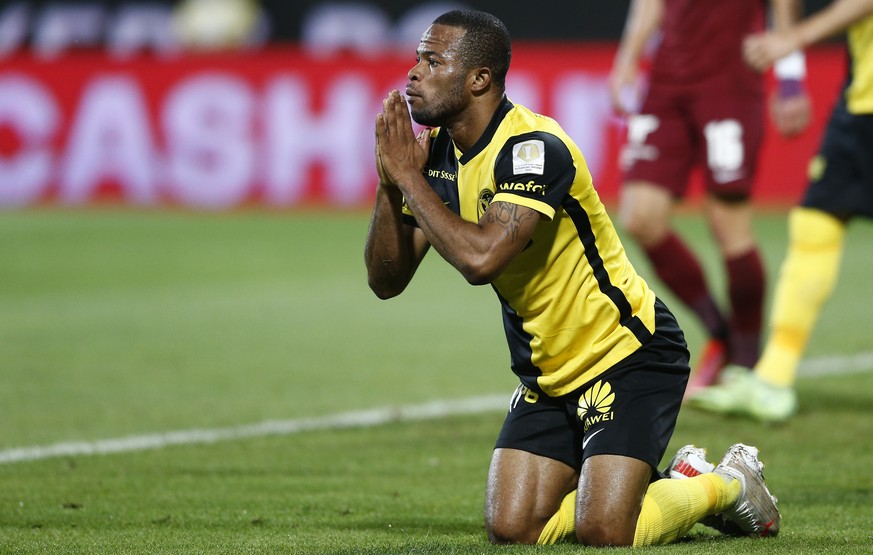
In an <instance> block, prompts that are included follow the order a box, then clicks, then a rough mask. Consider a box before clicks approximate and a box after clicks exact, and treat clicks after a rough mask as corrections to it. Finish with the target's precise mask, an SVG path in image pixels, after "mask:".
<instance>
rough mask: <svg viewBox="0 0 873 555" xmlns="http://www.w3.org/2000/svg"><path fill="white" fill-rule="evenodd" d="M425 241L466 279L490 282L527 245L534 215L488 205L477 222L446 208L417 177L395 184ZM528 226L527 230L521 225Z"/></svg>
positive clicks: (508, 206)
mask: <svg viewBox="0 0 873 555" xmlns="http://www.w3.org/2000/svg"><path fill="white" fill-rule="evenodd" d="M398 186H399V187H400V188H401V189H402V190H403V193H404V196H405V198H406V202H407V204H408V205H409V207H410V209H411V210H412V211H413V213H414V214H415V217H416V221H417V222H418V225H419V227H420V228H421V230H422V231H423V232H424V235H425V236H426V237H427V239H428V241H429V243H430V244H431V245H432V246H433V247H434V248H435V249H436V250H437V252H439V253H440V255H441V256H442V257H443V258H444V259H445V260H446V261H447V262H448V263H449V264H451V265H452V266H453V267H455V268H456V269H457V270H458V271H459V272H460V273H461V275H463V276H464V279H466V280H467V281H468V282H469V283H471V284H474V285H483V284H486V283H490V282H491V281H492V280H494V278H496V277H497V276H498V275H499V274H500V272H502V271H503V269H504V268H505V267H506V265H507V264H508V263H509V261H510V260H511V259H512V258H513V257H514V256H515V254H517V253H518V252H519V251H521V250H522V248H523V247H524V246H525V244H527V241H528V240H529V236H530V233H532V227H530V224H529V223H528V222H529V221H531V222H533V225H536V222H537V221H539V213H538V212H535V211H533V210H530V209H527V208H523V207H520V206H518V205H515V204H509V203H504V202H498V203H493V204H492V206H491V208H489V210H488V211H487V213H486V214H485V216H484V217H483V218H482V220H480V221H479V222H477V223H474V222H468V221H466V220H463V219H461V218H460V217H459V216H458V215H456V214H454V213H453V212H451V211H450V210H449V209H448V208H446V206H445V204H443V202H442V199H440V198H439V197H438V196H437V195H436V193H434V192H433V190H432V189H431V188H430V187H429V186H428V185H427V184H426V182H425V181H424V180H423V179H422V180H421V181H418V180H417V179H413V180H405V181H401V182H399V183H398ZM525 227H528V228H529V229H528V230H525V229H524V228H525Z"/></svg>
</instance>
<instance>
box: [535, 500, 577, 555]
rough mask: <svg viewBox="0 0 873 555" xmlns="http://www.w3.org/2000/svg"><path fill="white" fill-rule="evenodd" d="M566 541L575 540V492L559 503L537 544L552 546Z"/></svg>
mask: <svg viewBox="0 0 873 555" xmlns="http://www.w3.org/2000/svg"><path fill="white" fill-rule="evenodd" d="M568 539H572V540H575V539H576V490H573V491H571V492H570V493H568V494H567V496H566V497H564V500H563V501H561V506H560V507H559V508H558V512H557V513H555V514H553V515H552V518H550V519H549V521H548V522H547V523H546V527H545V528H543V531H542V532H541V533H540V538H539V539H538V540H537V543H541V544H552V543H558V542H559V541H564V540H568Z"/></svg>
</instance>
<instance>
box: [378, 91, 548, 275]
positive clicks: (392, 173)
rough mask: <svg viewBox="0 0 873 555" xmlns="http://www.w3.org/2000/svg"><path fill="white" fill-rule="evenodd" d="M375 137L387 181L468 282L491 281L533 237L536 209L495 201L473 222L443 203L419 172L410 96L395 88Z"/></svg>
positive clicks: (420, 225) (426, 234)
mask: <svg viewBox="0 0 873 555" xmlns="http://www.w3.org/2000/svg"><path fill="white" fill-rule="evenodd" d="M376 141H377V143H378V145H379V151H380V153H381V154H380V157H381V158H380V159H381V164H382V167H383V168H384V170H385V173H386V176H387V181H388V182H390V183H392V184H395V185H396V187H397V189H399V191H400V193H402V194H403V196H404V197H405V198H406V202H407V204H408V206H409V208H410V209H411V210H412V212H413V213H414V214H415V218H416V221H417V222H418V225H419V227H420V230H421V232H422V234H423V235H424V237H426V239H427V242H429V243H430V245H432V246H433V247H434V249H436V250H437V252H439V253H440V255H442V257H443V258H445V259H446V261H448V262H449V264H451V265H452V266H454V267H455V268H456V269H457V270H458V271H459V272H461V274H462V275H463V276H464V278H465V279H466V280H467V281H468V282H470V283H472V284H476V285H480V284H485V283H489V282H491V281H492V280H493V279H494V278H496V277H497V276H498V275H500V272H502V271H503V270H504V269H505V268H506V266H507V265H508V264H509V262H510V261H511V260H512V259H513V258H514V257H515V255H517V254H518V253H519V252H521V250H522V249H523V248H524V247H525V246H526V245H527V244H528V242H529V241H530V238H531V236H532V235H533V232H534V229H535V228H536V224H537V222H539V218H540V215H539V213H538V212H536V211H535V210H532V209H529V208H526V207H522V206H519V205H516V204H512V203H506V202H495V203H492V205H491V206H490V207H489V208H488V210H487V211H486V212H485V214H484V215H483V216H482V218H481V219H480V220H479V221H478V222H475V223H473V222H468V221H465V220H463V219H461V218H460V217H459V216H458V215H457V214H455V213H453V212H452V211H451V210H449V209H448V208H447V207H446V206H445V205H444V204H443V202H442V199H440V197H439V196H438V195H437V194H436V193H435V192H434V191H433V189H431V187H430V185H428V183H427V181H426V180H425V179H424V176H422V174H421V168H422V164H423V161H422V158H421V152H420V151H421V149H422V146H423V145H421V144H420V143H419V142H417V141H416V140H415V137H414V136H413V133H412V124H411V120H410V117H409V110H408V108H407V106H406V101H405V100H404V99H403V97H401V96H400V94H399V93H397V92H396V91H393V92H392V93H391V94H390V95H389V97H388V98H387V99H386V101H385V105H384V109H383V112H382V114H380V115H379V116H378V117H377V121H376ZM425 146H426V145H425ZM368 267H370V265H369V264H368Z"/></svg>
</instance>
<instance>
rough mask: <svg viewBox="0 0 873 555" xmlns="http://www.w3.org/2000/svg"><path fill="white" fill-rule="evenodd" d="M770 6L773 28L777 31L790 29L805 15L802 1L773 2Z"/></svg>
mask: <svg viewBox="0 0 873 555" xmlns="http://www.w3.org/2000/svg"><path fill="white" fill-rule="evenodd" d="M770 5H771V8H770V12H771V17H772V21H773V24H772V28H773V29H774V30H775V31H785V30H786V29H789V28H790V27H791V26H792V25H793V24H794V23H795V22H797V21H798V20H799V19H800V17H801V15H802V13H803V5H802V3H801V2H800V0H771V2H770Z"/></svg>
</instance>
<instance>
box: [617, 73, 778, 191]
mask: <svg viewBox="0 0 873 555" xmlns="http://www.w3.org/2000/svg"><path fill="white" fill-rule="evenodd" d="M764 116H765V114H764V100H763V98H762V97H761V95H760V94H759V93H757V92H755V91H743V90H732V91H725V90H711V89H710V90H708V91H691V90H688V89H683V88H679V87H665V86H660V87H658V86H654V87H653V88H652V89H651V90H650V91H649V94H648V96H647V97H646V100H645V102H644V103H643V106H642V109H641V110H640V113H639V114H637V115H633V116H631V117H630V118H629V120H628V134H627V141H626V144H625V147H624V149H623V151H622V156H621V160H622V166H623V169H624V171H625V176H624V181H625V182H628V181H647V182H650V183H655V184H657V185H660V186H662V187H664V188H666V189H668V190H670V191H671V192H672V193H673V194H674V195H675V196H677V197H681V196H683V195H684V194H685V192H686V189H687V188H688V182H689V176H690V174H691V171H692V170H693V169H694V168H700V169H701V171H702V173H703V183H704V186H705V188H706V190H707V191H708V192H709V193H710V194H713V195H715V196H718V197H722V198H734V199H736V198H747V197H748V196H749V194H750V193H751V188H752V183H753V177H754V172H755V167H756V165H757V162H758V154H759V151H760V148H761V143H762V140H763V137H764V125H765V121H764Z"/></svg>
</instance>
